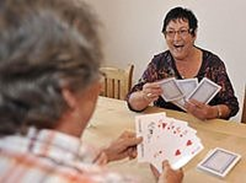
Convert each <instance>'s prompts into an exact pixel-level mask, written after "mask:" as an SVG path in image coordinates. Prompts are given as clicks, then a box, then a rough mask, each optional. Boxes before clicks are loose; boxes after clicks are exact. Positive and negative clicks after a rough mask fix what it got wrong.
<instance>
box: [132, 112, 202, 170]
mask: <svg viewBox="0 0 247 184" xmlns="http://www.w3.org/2000/svg"><path fill="white" fill-rule="evenodd" d="M136 132H137V136H142V137H143V142H142V143H141V144H139V145H138V146H137V152H138V156H137V158H138V161H139V162H150V163H151V164H152V165H153V166H154V167H156V169H157V170H158V171H159V172H160V173H161V172H162V162H163V161H164V160H168V161H169V163H170V165H171V167H172V168H173V169H175V170H176V169H179V168H181V167H183V166H184V165H185V164H186V163H188V162H189V161H190V160H191V159H192V158H193V157H194V156H195V155H197V154H198V153H199V152H200V151H201V150H202V149H203V145H202V143H201V141H200V139H199V138H198V137H197V136H196V130H194V129H192V128H190V127H189V126H188V123H187V122H184V121H181V120H177V119H174V118H168V117H166V115H165V113H155V114H148V115H141V116H136Z"/></svg>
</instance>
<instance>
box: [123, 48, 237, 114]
mask: <svg viewBox="0 0 247 184" xmlns="http://www.w3.org/2000/svg"><path fill="white" fill-rule="evenodd" d="M199 49H200V48H199ZM200 50H201V51H202V52H203V59H202V65H201V68H200V69H199V72H198V74H197V75H196V76H195V78H197V79H198V82H200V81H201V80H202V79H203V78H204V77H207V78H208V79H210V80H212V81H214V82H215V83H217V84H218V85H220V86H221V87H222V88H221V90H220V92H219V93H218V94H217V95H216V96H215V97H214V98H213V99H212V100H211V101H210V103H209V105H217V104H225V105H227V106H228V107H229V109H230V114H229V117H228V118H230V117H232V116H235V115H236V114H237V112H238V111H239V104H238V100H237V98H236V96H235V95H234V90H233V87H232V84H231V81H230V79H229V77H228V74H227V72H226V67H225V65H224V63H223V62H222V61H221V59H220V58H219V57H218V56H216V55H215V54H213V53H211V52H209V51H206V50H203V49H200ZM170 77H175V78H176V79H183V77H182V76H181V75H180V74H179V72H178V70H177V68H176V65H175V61H174V59H173V57H172V55H171V53H170V51H169V50H167V51H165V52H163V53H160V54H158V55H156V56H154V58H153V59H152V61H151V62H150V63H149V64H148V67H147V69H146V70H145V71H144V73H143V75H142V77H141V78H140V79H139V82H138V83H137V84H136V85H135V86H134V87H133V88H132V89H131V91H130V92H129V93H128V95H127V98H126V99H127V101H128V98H129V96H130V94H132V93H133V92H135V91H141V90H142V87H143V85H144V84H145V83H147V82H155V81H158V80H161V79H165V78H170ZM128 106H129V108H130V109H131V110H133V111H135V110H134V109H132V108H131V106H130V104H129V103H128ZM154 106H157V107H163V108H167V109H173V110H179V111H182V109H180V108H179V107H177V106H176V105H174V104H172V103H168V102H165V101H164V100H163V98H162V97H159V98H158V100H156V101H154Z"/></svg>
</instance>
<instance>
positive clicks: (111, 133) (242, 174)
mask: <svg viewBox="0 0 247 184" xmlns="http://www.w3.org/2000/svg"><path fill="white" fill-rule="evenodd" d="M156 112H166V115H167V116H168V117H174V118H176V119H181V120H184V121H187V122H188V124H189V126H190V127H192V128H194V129H196V130H197V136H198V137H199V138H200V139H201V141H202V144H203V145H204V149H203V150H202V151H201V152H200V153H199V154H198V155H197V156H196V157H194V158H193V159H192V160H191V161H190V162H189V163H188V164H186V166H185V167H184V168H183V170H184V174H185V176H184V180H183V182H186V183H222V182H224V183H228V182H229V183H243V182H244V183H245V182H246V154H245V153H246V126H245V124H242V123H236V122H232V121H225V120H221V119H214V120H209V121H201V120H198V119H197V118H195V117H193V116H192V115H190V114H187V113H183V112H178V111H173V110H167V109H161V108H157V107H148V108H147V109H146V110H145V111H144V112H142V113H136V112H132V111H130V110H129V109H128V107H127V104H126V102H125V101H121V100H116V99H112V98H106V97H99V99H98V102H97V106H96V110H95V113H94V114H93V117H92V119H91V121H90V122H89V123H90V126H89V127H88V128H87V129H86V130H85V132H84V134H83V137H82V139H83V141H84V142H86V143H90V144H92V145H94V146H95V147H101V146H104V145H107V144H109V143H110V142H111V141H112V140H114V139H116V138H117V137H118V136H119V135H120V134H121V133H122V132H123V131H124V130H131V131H135V116H137V115H140V114H148V113H156ZM215 147H221V148H224V149H227V150H229V151H233V152H236V153H238V154H240V155H241V156H242V157H241V160H240V162H239V163H238V164H237V165H236V166H235V167H234V168H233V170H231V171H230V173H229V174H228V175H227V176H226V177H224V178H220V177H216V176H214V175H211V174H209V173H206V172H204V171H200V170H198V169H197V168H196V166H197V164H198V163H199V162H200V161H201V160H202V159H203V158H204V157H205V156H206V154H207V153H208V152H209V151H210V150H211V149H213V148H215ZM109 167H110V168H111V169H112V170H115V171H118V172H120V173H125V174H127V175H134V176H135V177H136V178H138V180H140V181H141V182H154V177H153V175H152V173H151V171H150V169H149V164H147V163H137V160H136V159H134V160H131V161H129V160H128V159H124V160H122V161H117V162H112V163H110V164H109Z"/></svg>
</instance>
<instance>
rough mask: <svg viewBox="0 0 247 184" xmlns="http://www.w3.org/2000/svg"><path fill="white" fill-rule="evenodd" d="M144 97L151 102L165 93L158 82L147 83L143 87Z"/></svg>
mask: <svg viewBox="0 0 247 184" xmlns="http://www.w3.org/2000/svg"><path fill="white" fill-rule="evenodd" d="M142 93H143V97H144V99H145V100H147V101H149V102H153V101H155V100H157V99H158V98H159V96H160V95H161V94H162V93H163V91H162V89H161V87H160V85H159V84H157V83H156V82H153V83H146V84H144V86H143V88H142Z"/></svg>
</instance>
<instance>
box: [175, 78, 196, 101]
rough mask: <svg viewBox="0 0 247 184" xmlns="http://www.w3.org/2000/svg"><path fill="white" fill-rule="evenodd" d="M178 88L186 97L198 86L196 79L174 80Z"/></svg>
mask: <svg viewBox="0 0 247 184" xmlns="http://www.w3.org/2000/svg"><path fill="white" fill-rule="evenodd" d="M176 82H177V84H178V86H179V88H180V89H181V91H182V92H183V94H184V96H185V97H187V96H188V95H189V94H190V93H191V92H192V91H194V89H195V88H196V87H197V85H198V80H197V78H192V79H183V80H176Z"/></svg>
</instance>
